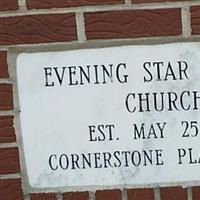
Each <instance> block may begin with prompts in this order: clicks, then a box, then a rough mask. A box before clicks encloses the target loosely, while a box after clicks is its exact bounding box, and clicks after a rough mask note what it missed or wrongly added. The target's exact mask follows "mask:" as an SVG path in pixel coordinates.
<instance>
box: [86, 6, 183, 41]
mask: <svg viewBox="0 0 200 200" xmlns="http://www.w3.org/2000/svg"><path fill="white" fill-rule="evenodd" d="M85 18H86V19H85V24H86V35H87V38H88V39H112V38H139V37H150V36H173V35H180V34H181V33H182V28H181V11H180V9H158V10H133V11H113V12H98V13H87V14H85Z"/></svg>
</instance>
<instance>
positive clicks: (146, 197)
mask: <svg viewBox="0 0 200 200" xmlns="http://www.w3.org/2000/svg"><path fill="white" fill-rule="evenodd" d="M127 193H128V200H141V199H142V200H154V191H153V189H129V190H128V192H127Z"/></svg>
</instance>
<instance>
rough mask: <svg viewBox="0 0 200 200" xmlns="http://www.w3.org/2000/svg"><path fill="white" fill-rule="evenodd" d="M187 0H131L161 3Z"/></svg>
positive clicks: (134, 0) (133, 0) (134, 1)
mask: <svg viewBox="0 0 200 200" xmlns="http://www.w3.org/2000/svg"><path fill="white" fill-rule="evenodd" d="M176 1H188V0H132V2H133V3H161V2H176Z"/></svg>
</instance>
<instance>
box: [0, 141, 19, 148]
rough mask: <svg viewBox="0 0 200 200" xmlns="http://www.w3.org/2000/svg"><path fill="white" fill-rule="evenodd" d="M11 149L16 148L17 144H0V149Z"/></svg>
mask: <svg viewBox="0 0 200 200" xmlns="http://www.w3.org/2000/svg"><path fill="white" fill-rule="evenodd" d="M12 147H18V145H17V142H10V143H0V148H12Z"/></svg>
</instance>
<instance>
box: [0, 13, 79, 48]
mask: <svg viewBox="0 0 200 200" xmlns="http://www.w3.org/2000/svg"><path fill="white" fill-rule="evenodd" d="M76 39H77V36H76V23H75V15H74V14H71V13H67V14H51V15H50V14H49V15H47V14H46V15H28V16H15V17H8V18H6V17H2V18H0V45H12V44H32V43H45V42H64V41H71V40H76Z"/></svg>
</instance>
